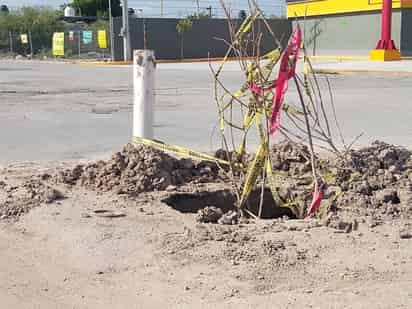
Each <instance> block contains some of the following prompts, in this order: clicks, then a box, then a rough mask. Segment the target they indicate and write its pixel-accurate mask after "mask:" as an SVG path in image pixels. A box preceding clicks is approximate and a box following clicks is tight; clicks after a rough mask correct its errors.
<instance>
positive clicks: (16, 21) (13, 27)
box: [0, 7, 64, 53]
mask: <svg viewBox="0 0 412 309" xmlns="http://www.w3.org/2000/svg"><path fill="white" fill-rule="evenodd" d="M60 15H61V12H59V11H56V10H53V9H51V8H47V7H23V8H21V9H19V10H11V11H10V12H9V14H7V15H5V14H0V37H1V38H3V39H2V42H0V44H1V45H3V46H5V45H9V38H10V37H17V36H18V35H19V34H22V33H27V34H30V35H29V40H30V46H31V47H32V48H30V52H31V53H36V52H37V51H38V50H40V49H47V48H50V47H51V38H52V36H53V32H55V31H61V30H62V29H63V28H64V27H63V25H62V24H61V23H60V22H59V20H58V18H59V16H60ZM5 41H6V43H4V42H5ZM17 42H18V40H16V42H14V43H15V44H14V46H16V51H18V52H22V51H23V50H26V51H27V46H22V45H21V44H17Z"/></svg>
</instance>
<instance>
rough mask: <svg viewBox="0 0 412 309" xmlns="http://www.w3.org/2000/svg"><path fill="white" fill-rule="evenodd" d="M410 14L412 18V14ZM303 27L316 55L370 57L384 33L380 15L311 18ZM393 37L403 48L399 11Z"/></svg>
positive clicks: (396, 14)
mask: <svg viewBox="0 0 412 309" xmlns="http://www.w3.org/2000/svg"><path fill="white" fill-rule="evenodd" d="M408 11H410V14H411V17H412V10H408ZM299 23H300V25H301V27H302V28H303V29H304V30H303V31H304V32H305V33H306V35H305V41H306V48H307V50H308V52H309V53H310V54H312V55H325V56H326V55H327V56H336V55H339V56H346V55H347V56H367V55H368V54H369V52H370V51H371V50H372V49H374V48H375V47H376V43H377V42H378V39H379V37H380V32H381V14H380V13H360V14H345V15H336V16H326V17H319V18H308V19H306V21H303V20H300V21H299ZM294 24H296V22H294ZM410 27H412V23H410ZM411 30H412V29H411ZM409 33H412V31H410V32H409ZM392 37H393V39H394V41H395V44H396V46H397V47H398V48H399V47H400V41H401V12H400V11H399V10H398V11H395V12H393V18H392ZM411 42H412V40H411Z"/></svg>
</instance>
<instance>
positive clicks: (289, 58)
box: [270, 25, 302, 136]
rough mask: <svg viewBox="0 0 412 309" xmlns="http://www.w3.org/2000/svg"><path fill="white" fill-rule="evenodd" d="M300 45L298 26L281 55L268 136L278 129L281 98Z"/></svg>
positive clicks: (286, 87)
mask: <svg viewBox="0 0 412 309" xmlns="http://www.w3.org/2000/svg"><path fill="white" fill-rule="evenodd" d="M301 44H302V31H301V30H300V27H299V25H298V26H297V27H296V29H295V31H294V32H293V34H292V37H291V40H290V42H289V45H288V47H287V48H286V50H285V52H284V53H283V56H282V59H281V62H280V68H279V75H278V79H277V82H276V95H275V97H274V104H273V111H272V115H271V117H270V134H271V135H272V136H273V135H274V134H275V133H276V132H277V131H278V130H279V129H280V114H281V113H280V111H281V109H282V104H283V98H284V96H285V93H286V91H287V90H288V81H289V79H291V78H292V77H293V76H294V75H295V72H296V62H297V60H298V54H299V48H300V46H301Z"/></svg>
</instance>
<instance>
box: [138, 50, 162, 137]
mask: <svg viewBox="0 0 412 309" xmlns="http://www.w3.org/2000/svg"><path fill="white" fill-rule="evenodd" d="M155 69H156V65H155V56H154V51H152V50H135V51H134V55H133V136H136V137H143V138H149V139H151V138H153V118H154V112H153V108H154V103H155V95H154V88H155Z"/></svg>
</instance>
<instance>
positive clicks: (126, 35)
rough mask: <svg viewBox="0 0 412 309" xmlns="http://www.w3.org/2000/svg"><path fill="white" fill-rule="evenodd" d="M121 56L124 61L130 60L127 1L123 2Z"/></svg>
mask: <svg viewBox="0 0 412 309" xmlns="http://www.w3.org/2000/svg"><path fill="white" fill-rule="evenodd" d="M122 30H123V31H122V32H123V33H122V34H123V56H124V61H129V60H130V59H131V53H130V32H129V7H128V5H127V0H123V29H122Z"/></svg>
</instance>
